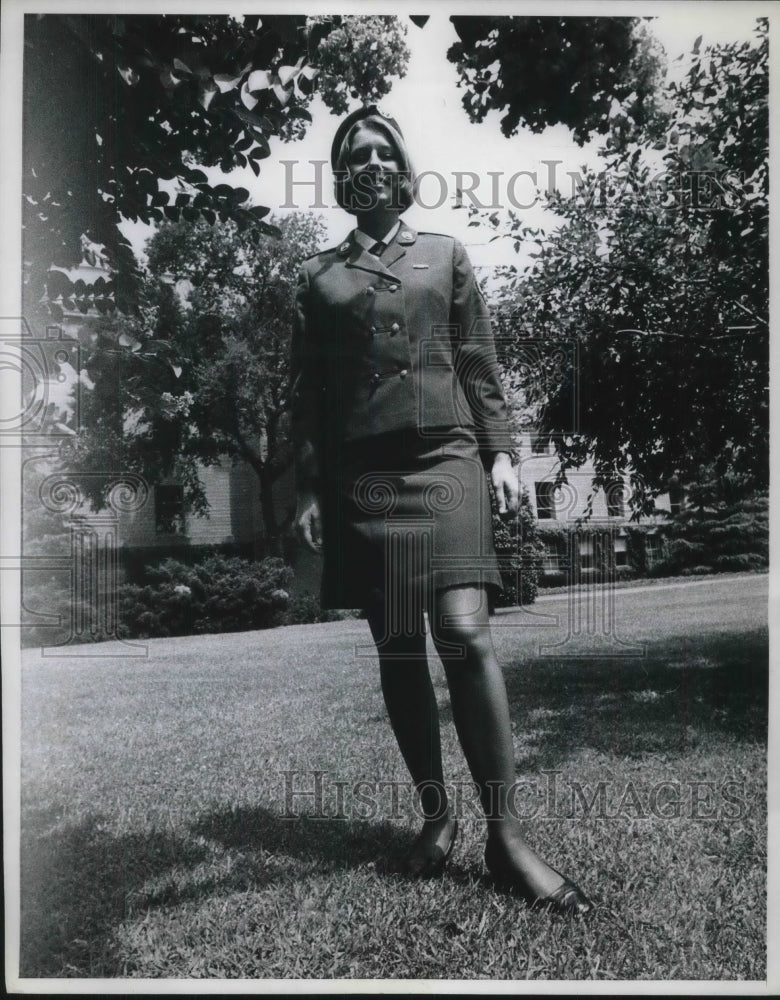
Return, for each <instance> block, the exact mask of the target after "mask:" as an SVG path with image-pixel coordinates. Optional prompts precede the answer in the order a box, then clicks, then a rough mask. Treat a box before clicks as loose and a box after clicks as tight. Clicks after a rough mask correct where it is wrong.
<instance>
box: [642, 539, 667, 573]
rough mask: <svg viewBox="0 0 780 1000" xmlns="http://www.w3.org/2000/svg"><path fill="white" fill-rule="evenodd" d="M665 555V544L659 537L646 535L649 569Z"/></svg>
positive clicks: (646, 556)
mask: <svg viewBox="0 0 780 1000" xmlns="http://www.w3.org/2000/svg"><path fill="white" fill-rule="evenodd" d="M662 554H663V544H662V542H661V538H660V537H659V536H658V535H645V564H646V565H647V568H648V569H652V568H653V566H655V564H656V563H657V562H658V561H659V560H660V559H661V556H662Z"/></svg>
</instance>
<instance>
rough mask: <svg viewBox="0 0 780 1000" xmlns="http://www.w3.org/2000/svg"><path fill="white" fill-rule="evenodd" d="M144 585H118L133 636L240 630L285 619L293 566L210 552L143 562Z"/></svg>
mask: <svg viewBox="0 0 780 1000" xmlns="http://www.w3.org/2000/svg"><path fill="white" fill-rule="evenodd" d="M145 575H146V580H145V582H144V584H143V585H138V584H125V586H124V587H122V588H121V590H120V609H119V613H120V621H121V622H122V624H123V625H124V626H125V628H126V630H127V634H128V635H129V636H131V637H133V638H153V637H155V636H171V635H191V634H201V633H206V632H240V631H244V630H247V629H261V628H271V627H273V626H275V625H281V624H282V623H283V622H284V619H285V614H286V612H287V609H288V606H289V604H290V594H289V590H288V588H289V585H290V581H291V580H292V576H293V573H292V570H291V569H290V567H289V566H287V565H286V564H285V563H284V562H282V560H281V559H276V558H269V559H263V560H262V561H261V562H249V561H248V560H246V559H239V558H238V557H236V556H233V557H225V556H219V555H214V556H209V557H208V558H206V559H204V560H202V561H201V562H199V563H196V564H194V565H185V564H184V563H181V562H179V561H177V560H176V559H166V560H165V561H164V562H163V563H161V564H160V565H159V566H148V567H147V568H146V571H145Z"/></svg>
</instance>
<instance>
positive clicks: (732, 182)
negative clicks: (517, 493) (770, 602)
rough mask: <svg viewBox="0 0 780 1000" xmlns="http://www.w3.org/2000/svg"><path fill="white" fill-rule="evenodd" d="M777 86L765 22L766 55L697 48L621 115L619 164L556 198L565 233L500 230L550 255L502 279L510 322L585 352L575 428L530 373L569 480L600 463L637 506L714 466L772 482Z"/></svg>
mask: <svg viewBox="0 0 780 1000" xmlns="http://www.w3.org/2000/svg"><path fill="white" fill-rule="evenodd" d="M767 79H768V76H767V39H766V27H765V25H764V26H761V27H759V29H758V35H757V38H756V41H755V43H754V44H751V43H733V44H730V45H725V46H713V47H708V48H706V49H705V50H704V51H700V45H699V44H697V46H696V47H695V50H694V53H693V54H692V59H691V65H690V68H689V70H688V72H687V74H686V75H685V77H684V79H683V80H682V81H681V82H672V83H671V84H669V85H668V86H667V87H666V89H665V91H664V93H663V94H662V95H661V98H662V99H661V100H659V102H658V111H657V114H655V115H654V117H653V119H652V120H651V121H648V122H646V123H642V122H638V121H637V120H636V119H633V118H631V116H630V114H629V112H628V110H627V109H626V107H624V106H621V105H615V106H613V108H612V110H611V112H610V117H609V121H610V134H609V136H608V139H607V143H606V146H605V149H604V150H603V155H604V157H605V161H606V169H605V170H604V171H603V173H601V174H598V175H597V174H595V173H593V172H590V173H589V172H587V171H585V172H584V173H583V176H582V185H581V187H580V190H579V191H578V192H577V193H576V194H575V195H572V196H571V197H564V196H562V195H556V196H553V198H552V200H551V207H552V208H553V209H554V210H555V211H556V212H557V213H558V214H560V215H561V216H562V217H563V219H564V223H563V225H562V226H561V227H560V228H559V229H558V230H556V231H555V232H554V233H553V234H552V235H551V236H550V237H549V238H545V237H544V236H543V235H542V234H540V233H538V232H537V231H534V230H531V229H530V228H528V227H525V226H524V225H523V223H522V220H521V219H520V218H519V217H517V216H514V217H513V218H512V219H511V220H510V223H509V225H508V227H507V229H506V232H505V234H504V235H508V236H509V237H510V238H511V239H513V240H514V241H515V242H516V243H517V244H519V243H520V242H522V240H525V239H528V240H535V241H537V242H538V243H539V245H540V249H539V251H538V254H537V255H536V258H535V260H534V262H533V264H532V265H531V266H530V267H528V268H527V269H526V270H525V272H524V273H522V274H518V273H517V272H516V271H514V270H513V269H510V270H509V271H507V272H506V274H505V277H506V278H507V284H506V287H505V288H504V291H503V293H502V295H501V301H500V306H499V313H500V319H499V322H500V324H501V325H502V327H503V328H504V329H506V330H517V329H519V328H520V329H523V330H524V331H526V336H527V337H532V338H535V339H536V340H537V341H540V342H541V343H542V344H543V345H544V346H545V347H546V349H547V350H548V352H552V351H553V350H554V349H555V348H560V347H561V345H566V344H570V345H576V348H577V351H578V367H577V371H576V376H572V378H574V377H576V389H577V390H578V392H579V398H580V407H579V424H578V425H577V426H573V425H572V422H571V402H572V391H573V389H574V388H575V387H574V386H573V384H572V378H570V379H568V380H567V379H562V380H561V379H559V380H558V381H557V383H554V382H553V383H551V382H550V380H548V381H547V384H546V385H544V381H545V380H544V379H543V378H542V379H540V378H539V377H538V373H537V377H536V380H535V381H532V380H531V379H530V378H529V377H527V373H526V377H525V384H526V387H527V389H528V391H529V394H530V397H531V399H530V401H531V402H532V403H533V402H535V403H536V406H537V409H538V410H539V415H540V416H539V420H540V425H541V427H540V429H541V431H542V432H544V434H545V435H547V436H548V437H550V436H552V437H553V438H554V440H555V442H556V447H557V450H558V455H559V457H560V459H561V464H562V469H563V471H564V473H565V470H566V469H567V468H572V467H576V466H577V465H579V464H581V463H582V462H583V461H584V459H585V458H586V456H588V455H590V456H591V457H592V458H593V460H594V463H595V466H596V479H595V480H594V483H595V485H596V486H604V485H605V484H607V483H608V482H609V481H610V480H612V479H614V478H615V476H616V475H618V474H619V473H620V472H621V471H622V470H625V469H626V468H628V469H629V470H630V471H631V474H632V476H633V480H634V491H635V492H634V503H635V505H636V509H637V510H638V511H640V510H648V509H650V507H651V506H652V504H651V500H652V496H653V495H654V494H657V493H658V492H662V491H663V489H664V486H665V484H666V483H667V482H668V481H669V479H670V478H671V477H673V476H678V477H679V478H680V479H681V480H682V481H683V482H684V483H685V482H690V481H692V480H695V479H696V478H697V476H698V474H699V470H700V468H702V467H705V466H712V468H713V470H714V472H715V474H716V475H721V476H722V475H725V474H726V473H729V474H730V475H733V476H737V477H738V479H739V481H740V482H742V483H743V486H744V489H745V490H746V491H750V490H752V489H755V488H760V487H762V486H765V485H766V484H767V482H768V448H767V440H768V380H769V379H768V376H769V373H768V258H767V250H768V240H767V233H768V200H767V128H768V117H767ZM520 357H521V355H520V354H519V353H517V352H516V353H515V359H514V367H515V370H516V374H517V375H518V377H520V378H522V377H523V372H522V371H521V370H520V363H519V362H520ZM540 386H542V387H543V389H544V391H543V392H540ZM534 394H535V395H536V398H535V399H534Z"/></svg>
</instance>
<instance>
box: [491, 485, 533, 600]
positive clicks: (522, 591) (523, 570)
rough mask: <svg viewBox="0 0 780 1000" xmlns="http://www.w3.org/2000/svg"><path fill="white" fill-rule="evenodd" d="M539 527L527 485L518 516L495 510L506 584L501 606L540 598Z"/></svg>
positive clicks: (496, 537)
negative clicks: (537, 596)
mask: <svg viewBox="0 0 780 1000" xmlns="http://www.w3.org/2000/svg"><path fill="white" fill-rule="evenodd" d="M536 527H537V525H536V518H535V517H534V514H533V509H532V507H531V501H530V500H529V498H528V491H527V490H526V489H523V491H522V494H521V496H520V507H519V509H518V512H517V514H516V515H515V516H509V517H508V516H506V515H501V514H497V513H494V514H493V543H494V545H495V549H496V555H497V556H498V557H499V568H500V571H501V580H502V585H503V587H502V590H501V593H500V594H499V596H498V599H497V605H498V607H502V608H503V607H515V606H517V605H521V604H523V605H524V604H533V602H534V600H535V599H536V592H537V585H538V581H539V555H540V548H539V543H538V539H537V532H536Z"/></svg>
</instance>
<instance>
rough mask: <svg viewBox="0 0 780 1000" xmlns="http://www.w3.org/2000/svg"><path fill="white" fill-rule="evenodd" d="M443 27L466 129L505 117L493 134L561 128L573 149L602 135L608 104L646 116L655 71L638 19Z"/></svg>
mask: <svg viewBox="0 0 780 1000" xmlns="http://www.w3.org/2000/svg"><path fill="white" fill-rule="evenodd" d="M450 20H451V21H452V24H453V26H454V28H455V30H456V32H457V33H458V37H459V39H460V40H459V41H458V42H455V44H454V45H452V46H451V47H450V49H449V52H448V53H447V57H448V59H449V60H450V61H451V62H454V63H455V64H456V66H457V69H458V74H459V77H460V80H459V86H462V87H463V88H464V89H465V91H466V92H465V94H464V96H463V106H464V108H465V109H466V112H467V113H468V115H469V118H470V119H471V121H473V122H481V121H483V120H484V118H485V116H486V115H487V114H488V112H489V111H493V110H498V111H503V112H505V114H504V117H503V118H502V119H501V131H502V132H503V133H504V135H506V136H512V135H515V134H516V133H517V130H518V128H519V127H520V126H521V125H526V126H527V127H528V128H530V129H531V131H532V132H541V131H543V130H544V129H545V128H546V127H547V126H549V125H556V124H559V123H561V124H563V125H567V126H568V127H569V128H570V129H571V130H572V131H573V133H574V138H575V139H576V140H577V142H579V143H582V142H584V141H585V140H586V139H587V138H588V137H589V135H590V134H591V133H593V132H596V133H601V134H604V133H605V132H607V130H608V112H609V109H610V106H611V104H612V101H613V100H618V101H621V102H624V103H626V104H627V105H628V108H629V110H630V113H631V115H632V117H633V118H635V119H636V120H642V119H644V118H645V117H647V116H648V114H649V112H650V110H651V108H652V104H653V97H654V94H655V84H656V79H657V76H658V73H659V71H660V53H659V51H658V46H657V44H654V43H653V41H652V38H651V36H649V35H648V34H647V32H646V31H645V30H644V28H643V26H642V23H641V21H640V20H639V19H638V18H630V17H624V18H621V17H501V16H494V17H472V16H466V17H461V16H455V17H451V18H450Z"/></svg>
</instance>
